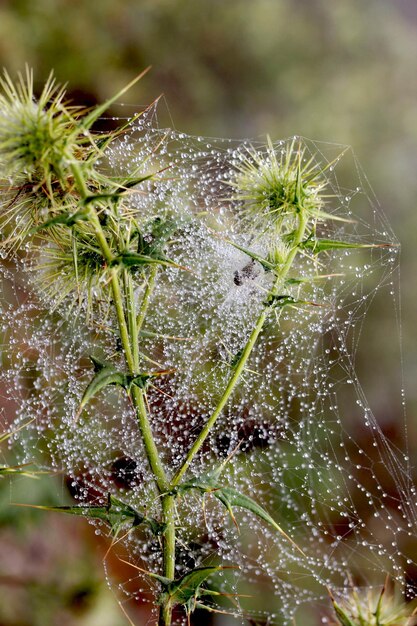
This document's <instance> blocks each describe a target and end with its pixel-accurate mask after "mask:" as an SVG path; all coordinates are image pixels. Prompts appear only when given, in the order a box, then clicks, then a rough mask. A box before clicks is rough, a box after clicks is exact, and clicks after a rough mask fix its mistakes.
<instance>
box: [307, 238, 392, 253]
mask: <svg viewBox="0 0 417 626" xmlns="http://www.w3.org/2000/svg"><path fill="white" fill-rule="evenodd" d="M300 247H301V248H304V249H306V250H311V251H312V252H313V253H314V254H319V253H320V252H326V251H327V250H351V249H352V250H353V249H357V248H390V247H391V244H390V243H381V244H377V243H351V242H349V241H338V240H336V239H306V240H305V241H302V242H301V243H300Z"/></svg>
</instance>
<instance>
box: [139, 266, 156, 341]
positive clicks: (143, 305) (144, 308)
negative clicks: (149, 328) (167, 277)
mask: <svg viewBox="0 0 417 626" xmlns="http://www.w3.org/2000/svg"><path fill="white" fill-rule="evenodd" d="M157 272H158V266H157V265H153V266H152V267H151V269H150V272H149V278H148V283H147V285H146V289H145V293H144V295H143V299H142V303H141V305H140V309H139V313H138V317H137V320H136V326H137V329H138V334H139V333H140V331H141V329H142V326H143V322H144V321H145V316H146V313H147V311H148V307H149V303H150V299H151V295H152V291H153V289H154V286H155V279H156V274H157Z"/></svg>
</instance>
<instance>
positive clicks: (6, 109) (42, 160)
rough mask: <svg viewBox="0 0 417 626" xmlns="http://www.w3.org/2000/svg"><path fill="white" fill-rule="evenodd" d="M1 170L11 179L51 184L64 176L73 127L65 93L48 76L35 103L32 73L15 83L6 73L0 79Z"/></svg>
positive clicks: (20, 76)
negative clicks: (65, 100)
mask: <svg viewBox="0 0 417 626" xmlns="http://www.w3.org/2000/svg"><path fill="white" fill-rule="evenodd" d="M0 87H1V90H2V93H1V94H0V167H1V172H2V175H7V176H9V177H11V179H12V180H16V179H18V180H19V179H20V180H21V179H22V178H23V179H24V178H27V179H28V180H29V181H32V182H34V183H35V184H36V183H38V184H43V183H45V182H49V183H52V182H53V181H54V180H58V181H59V180H61V179H62V177H63V176H64V169H65V167H64V162H65V154H66V152H68V149H69V146H68V142H69V141H70V139H69V137H70V133H69V131H70V130H71V128H73V126H74V118H73V116H72V113H71V111H70V109H68V108H66V107H65V105H64V103H63V98H64V96H65V90H64V88H63V87H60V86H58V85H57V84H56V82H55V80H54V79H53V78H52V76H50V77H49V79H48V81H47V82H46V84H45V87H44V89H43V91H42V93H41V95H40V97H39V99H38V100H35V97H34V93H33V74H32V72H31V71H30V70H29V69H28V68H27V69H26V76H25V78H24V77H23V76H22V75H19V79H18V82H17V83H14V82H13V81H12V79H11V78H10V76H9V74H7V72H5V73H4V77H3V78H0Z"/></svg>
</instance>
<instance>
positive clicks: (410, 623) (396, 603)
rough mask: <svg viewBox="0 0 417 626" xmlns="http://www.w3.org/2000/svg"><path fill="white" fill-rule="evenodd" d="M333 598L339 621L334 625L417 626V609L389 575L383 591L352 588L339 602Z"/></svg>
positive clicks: (333, 625) (332, 624)
mask: <svg viewBox="0 0 417 626" xmlns="http://www.w3.org/2000/svg"><path fill="white" fill-rule="evenodd" d="M331 598H332V602H333V607H334V610H335V613H336V621H335V622H332V623H331V626H416V625H417V608H416V607H415V603H407V602H405V601H404V599H403V597H402V595H401V594H400V593H399V591H398V590H396V589H395V586H394V582H393V581H392V579H391V578H389V577H387V579H386V581H385V584H384V586H383V587H382V589H381V590H380V591H378V590H377V589H376V590H375V589H371V590H365V591H362V590H357V589H352V591H351V593H350V595H349V597H348V598H346V599H345V598H344V599H343V600H341V601H340V602H336V600H335V599H334V598H333V597H331Z"/></svg>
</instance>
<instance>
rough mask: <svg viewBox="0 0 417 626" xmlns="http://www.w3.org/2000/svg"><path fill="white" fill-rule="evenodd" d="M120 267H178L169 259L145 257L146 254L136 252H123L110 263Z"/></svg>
mask: <svg viewBox="0 0 417 626" xmlns="http://www.w3.org/2000/svg"><path fill="white" fill-rule="evenodd" d="M116 265H120V266H122V267H125V268H133V267H143V266H146V265H164V266H167V267H180V266H179V265H178V264H177V263H174V261H170V260H169V259H160V258H158V257H156V256H155V257H153V256H147V255H146V254H138V253H136V252H123V253H122V254H120V255H119V256H117V257H116V258H115V259H113V261H112V266H116Z"/></svg>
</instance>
